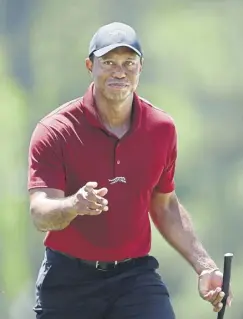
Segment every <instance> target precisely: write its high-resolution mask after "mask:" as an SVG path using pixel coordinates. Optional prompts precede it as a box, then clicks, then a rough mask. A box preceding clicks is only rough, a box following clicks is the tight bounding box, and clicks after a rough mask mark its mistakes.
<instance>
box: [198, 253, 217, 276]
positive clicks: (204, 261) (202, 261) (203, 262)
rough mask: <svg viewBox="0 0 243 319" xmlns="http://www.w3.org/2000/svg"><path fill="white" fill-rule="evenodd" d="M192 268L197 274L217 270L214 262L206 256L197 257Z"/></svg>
mask: <svg viewBox="0 0 243 319" xmlns="http://www.w3.org/2000/svg"><path fill="white" fill-rule="evenodd" d="M194 269H195V271H196V273H197V274H198V275H200V274H202V273H203V272H204V271H207V272H214V271H216V270H219V268H218V267H217V265H216V264H215V262H214V261H213V260H212V259H210V258H208V257H201V258H198V259H197V262H196V264H195V266H194Z"/></svg>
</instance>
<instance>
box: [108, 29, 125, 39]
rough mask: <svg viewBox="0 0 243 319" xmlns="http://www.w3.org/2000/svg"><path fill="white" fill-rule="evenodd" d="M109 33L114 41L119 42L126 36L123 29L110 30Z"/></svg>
mask: <svg viewBox="0 0 243 319" xmlns="http://www.w3.org/2000/svg"><path fill="white" fill-rule="evenodd" d="M109 35H110V36H111V38H112V40H113V41H114V42H121V41H122V40H123V37H124V36H126V32H125V31H123V30H115V31H112V32H110V33H109Z"/></svg>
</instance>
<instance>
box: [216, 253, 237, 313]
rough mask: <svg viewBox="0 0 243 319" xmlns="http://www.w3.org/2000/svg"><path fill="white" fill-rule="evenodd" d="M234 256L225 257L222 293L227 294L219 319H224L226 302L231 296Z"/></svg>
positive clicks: (226, 255) (227, 255)
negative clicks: (230, 287)
mask: <svg viewBox="0 0 243 319" xmlns="http://www.w3.org/2000/svg"><path fill="white" fill-rule="evenodd" d="M232 259H233V254H231V253H228V254H225V255H224V272H223V284H222V291H223V292H224V293H225V296H224V298H223V300H222V303H223V307H222V309H221V310H220V311H219V312H218V317H217V319H223V317H224V313H225V307H226V301H227V298H228V296H229V286H230V277H231V264H232Z"/></svg>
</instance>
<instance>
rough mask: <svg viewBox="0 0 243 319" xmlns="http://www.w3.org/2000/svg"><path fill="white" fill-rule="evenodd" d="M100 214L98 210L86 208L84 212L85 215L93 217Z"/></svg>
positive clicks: (100, 211)
mask: <svg viewBox="0 0 243 319" xmlns="http://www.w3.org/2000/svg"><path fill="white" fill-rule="evenodd" d="M101 213H102V210H99V209H92V208H87V210H86V215H91V216H94V215H100V214H101Z"/></svg>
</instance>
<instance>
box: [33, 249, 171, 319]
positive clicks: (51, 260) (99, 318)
mask: <svg viewBox="0 0 243 319" xmlns="http://www.w3.org/2000/svg"><path fill="white" fill-rule="evenodd" d="M158 266H159V264H158V261H157V260H156V259H155V258H154V257H153V256H146V257H142V258H138V259H136V260H135V261H133V262H128V263H124V264H120V265H118V266H117V267H116V268H115V269H113V270H109V271H102V270H97V269H95V268H94V267H92V266H89V265H86V264H84V263H83V262H81V261H80V260H78V259H71V258H69V257H67V256H64V255H62V254H59V253H58V252H54V251H52V250H50V249H48V248H47V249H46V251H45V256H44V259H43V262H42V265H41V267H40V270H39V274H38V278H37V281H36V304H35V307H34V311H35V313H36V318H37V319H175V315H174V311H173V308H172V305H171V302H170V298H169V293H168V290H167V288H166V286H165V284H164V283H163V282H162V280H161V277H160V275H159V274H158V273H157V269H158Z"/></svg>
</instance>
